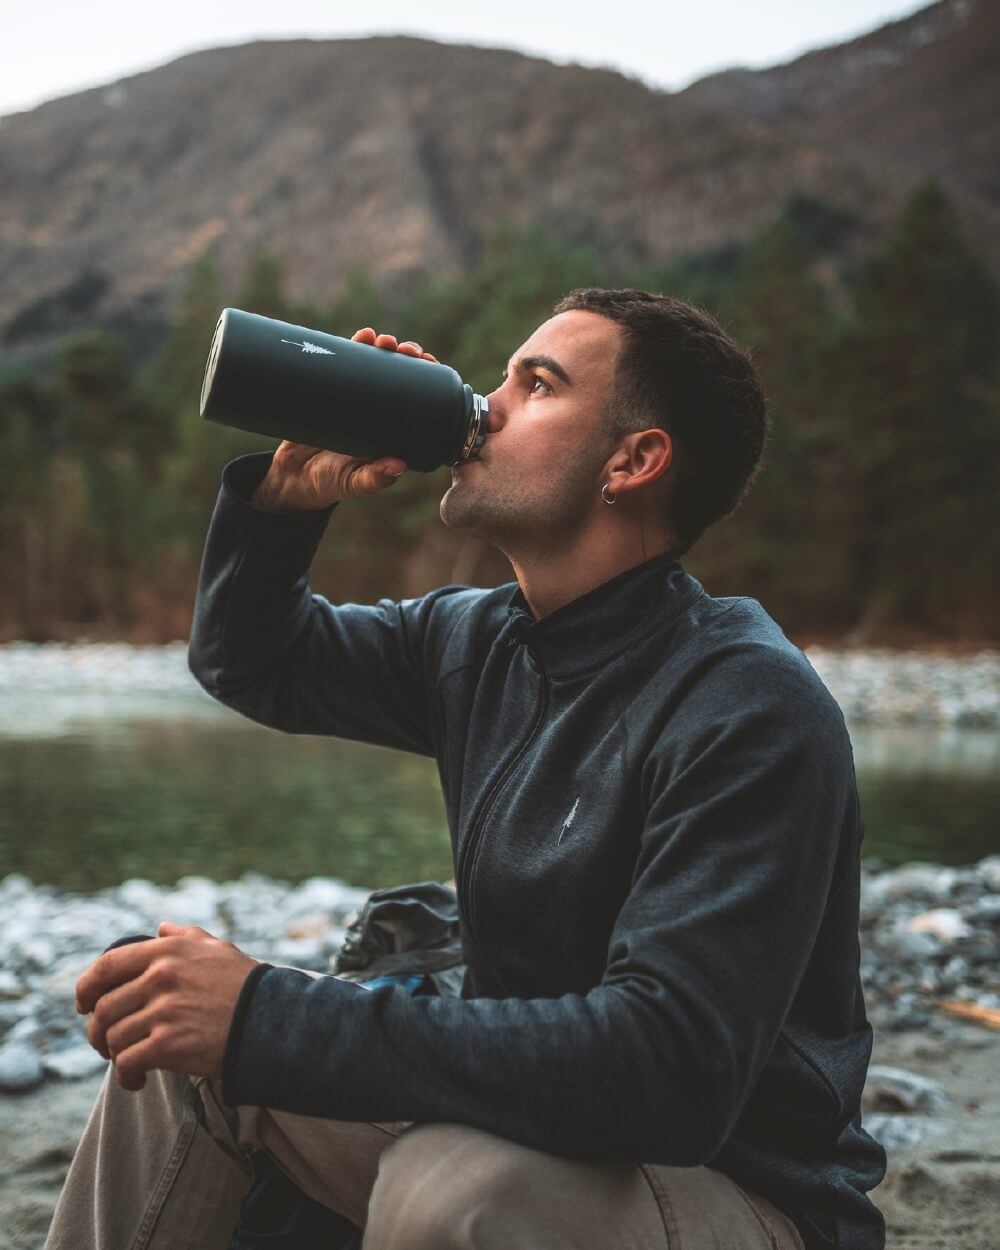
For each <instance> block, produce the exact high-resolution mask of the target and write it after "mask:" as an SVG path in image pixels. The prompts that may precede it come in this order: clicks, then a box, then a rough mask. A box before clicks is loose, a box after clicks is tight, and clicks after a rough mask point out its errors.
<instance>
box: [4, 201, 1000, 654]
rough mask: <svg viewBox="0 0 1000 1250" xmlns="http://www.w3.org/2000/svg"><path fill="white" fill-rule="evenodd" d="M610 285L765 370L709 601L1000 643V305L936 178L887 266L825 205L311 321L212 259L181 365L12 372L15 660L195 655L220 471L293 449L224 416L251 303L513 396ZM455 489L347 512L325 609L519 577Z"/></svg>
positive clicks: (183, 313) (186, 313) (810, 620)
mask: <svg viewBox="0 0 1000 1250" xmlns="http://www.w3.org/2000/svg"><path fill="white" fill-rule="evenodd" d="M845 239H850V240H851V246H849V247H848V246H845V245H844V240H845ZM594 285H596V286H638V287H642V288H645V289H648V290H656V291H662V292H665V293H668V294H671V295H675V296H678V297H680V298H684V299H688V300H691V301H693V302H695V303H697V304H699V305H701V306H702V307H705V308H708V309H709V310H710V311H711V312H713V313H714V314H715V315H716V316H718V317H719V318H720V320H721V321H722V323H723V325H724V326H725V327H726V329H727V330H728V331H729V332H730V333H732V334H733V335H734V337H735V338H736V339H737V340H738V341H740V342H742V343H746V344H749V345H751V346H752V347H753V349H754V352H755V355H756V358H757V361H758V363H759V367H760V371H761V375H762V378H763V382H764V385H765V389H766V391H767V394H768V397H769V403H770V405H771V415H772V420H773V435H772V439H771V442H770V445H769V448H768V452H767V460H766V465H765V469H764V472H763V474H762V475H761V477H760V479H759V481H758V483H757V486H756V488H755V490H754V492H753V493H752V495H751V496H750V498H749V499H748V500H747V502H746V503H745V504H744V505H743V507H742V508H741V509H740V510H739V511H738V512H737V513H736V514H735V515H734V516H733V517H731V518H729V519H728V520H726V521H723V522H721V523H719V524H718V525H717V526H715V527H714V528H712V529H710V530H709V531H708V532H707V533H706V534H705V536H704V537H703V538H702V539H701V541H700V542H699V543H698V544H697V545H696V546H695V547H694V548H693V549H692V550H691V552H690V553H689V555H688V556H687V557H686V558H685V565H686V567H687V568H688V570H689V571H690V572H692V573H693V574H694V575H695V576H696V577H698V578H699V579H700V580H701V581H702V582H703V583H704V584H705V586H706V589H708V590H709V591H710V592H711V593H712V594H715V595H730V594H745V595H751V596H753V597H755V598H757V599H759V600H760V601H761V602H762V603H763V604H764V606H765V607H766V608H767V610H768V611H769V612H770V613H771V614H772V615H773V616H774V617H775V618H776V619H777V620H778V621H779V623H780V624H781V625H782V627H783V628H784V629H785V631H786V632H787V633H788V634H789V635H790V636H791V637H793V638H794V639H795V640H796V641H797V642H800V643H802V644H804V643H805V642H807V641H814V640H824V641H828V642H847V643H852V642H857V643H861V642H864V643H866V644H879V643H884V644H886V645H914V644H918V643H919V644H926V643H928V642H934V641H940V642H942V643H952V644H954V643H969V642H976V643H981V642H983V641H984V640H989V639H996V637H997V635H998V630H997V621H998V619H1000V524H998V521H1000V516H998V512H1000V509H998V505H997V500H998V497H1000V491H998V485H1000V290H998V285H997V282H996V280H995V278H994V277H993V276H992V274H991V272H990V270H989V268H988V267H987V265H986V264H985V262H984V261H983V260H982V259H981V258H979V256H978V255H977V252H976V249H975V247H974V246H973V244H972V243H971V242H970V240H969V239H968V238H967V237H966V236H965V234H964V233H963V230H962V228H961V225H960V222H959V220H958V218H957V215H956V212H955V210H954V208H953V206H952V205H951V203H950V202H949V200H948V199H947V197H946V196H945V195H944V193H943V192H942V191H941V190H940V188H939V187H938V186H937V185H936V184H934V183H927V184H925V185H923V186H920V187H918V188H916V189H915V190H914V192H913V193H912V195H911V196H910V198H909V200H908V201H907V202H906V204H905V206H904V207H903V209H902V211H901V212H900V214H899V216H898V218H897V219H896V221H895V222H894V223H893V225H892V228H891V230H890V231H889V232H888V233H887V234H886V235H885V236H884V237H883V238H881V239H880V240H878V241H877V242H875V243H872V244H871V245H869V246H865V245H864V244H863V243H862V244H859V243H858V240H857V238H856V232H855V231H854V226H853V223H852V222H851V221H850V220H849V219H847V218H846V217H845V216H844V214H842V213H840V212H839V211H837V210H835V209H833V208H831V207H829V206H827V205H825V204H823V203H820V202H818V201H815V200H811V199H807V198H804V197H797V198H794V199H792V200H790V201H789V202H788V204H787V205H786V208H785V211H784V212H783V213H782V215H781V216H780V217H779V218H778V219H777V220H775V221H773V222H772V223H771V224H770V225H768V226H767V228H765V229H764V230H762V231H761V232H760V233H759V234H758V235H757V236H756V237H755V238H754V239H752V240H751V241H750V242H749V243H745V244H740V245H735V244H734V245H732V246H731V247H728V248H726V249H723V250H721V251H718V252H713V253H711V254H708V255H696V256H690V257H688V258H686V259H684V260H683V261H679V262H673V263H670V264H667V265H664V264H659V263H656V262H655V261H650V262H649V263H648V264H647V265H645V266H638V267H634V268H632V269H629V270H628V271H625V272H622V271H615V270H612V269H610V268H609V267H608V266H607V265H605V264H604V263H603V262H602V259H601V256H600V254H599V253H598V252H596V251H593V250H588V249H585V248H581V247H577V246H568V245H566V244H564V243H562V242H561V241H560V239H559V238H558V237H557V236H556V235H554V234H550V233H545V232H543V231H540V230H534V229H532V230H528V229H515V228H512V227H505V228H501V229H498V230H496V231H494V232H493V234H492V235H491V236H490V237H489V238H488V240H487V242H486V243H485V245H484V246H483V248H482V250H481V253H480V255H479V257H478V260H477V261H476V263H475V265H474V266H473V268H472V270H471V271H470V272H468V273H466V274H464V275H463V276H462V277H460V278H446V279H442V278H434V277H422V278H415V279H414V280H413V281H412V282H411V283H410V284H409V286H408V288H407V289H406V290H405V291H404V292H403V293H402V294H396V295H393V296H390V295H387V294H386V293H385V292H384V291H381V290H379V289H376V287H375V285H374V284H373V283H372V281H371V279H370V278H369V276H368V274H367V272H366V270H365V269H364V268H363V267H360V266H359V267H358V268H356V269H355V270H353V271H352V272H351V273H350V274H349V275H348V276H347V278H346V280H345V282H344V284H343V286H342V288H341V290H339V291H338V292H331V298H330V302H329V303H327V304H326V305H323V306H319V305H313V306H307V305H303V304H301V303H296V302H295V301H293V300H290V299H289V298H288V296H287V294H286V290H285V283H284V281H283V275H282V269H281V264H280V262H279V261H278V260H277V259H276V258H275V257H273V256H271V255H260V256H258V257H257V258H256V259H255V260H254V261H253V263H252V265H251V266H250V268H249V271H248V272H247V273H246V274H245V275H244V277H243V281H242V283H241V284H240V286H239V289H237V290H228V289H223V288H222V286H221V284H220V281H219V277H218V274H217V272H216V268H215V265H214V263H213V258H212V255H211V253H206V254H204V255H203V256H202V257H201V258H200V259H199V260H198V262H197V263H196V264H195V265H194V266H193V268H192V270H191V272H190V274H189V275H188V279H187V282H186V288H185V291H184V294H183V297H182V299H181V300H180V301H179V303H178V305H177V308H176V314H175V318H174V320H173V322H172V324H171V325H170V326H169V327H167V328H166V329H165V331H164V334H163V336H162V347H161V348H160V349H159V351H158V352H157V354H156V355H154V356H152V357H150V358H148V359H145V360H141V361H139V362H138V364H136V363H134V362H133V359H132V357H131V356H130V354H129V352H128V351H127V350H126V347H125V345H124V344H123V343H122V342H121V341H120V340H119V339H118V338H116V337H115V336H113V335H112V334H110V333H109V332H107V331H105V330H100V329H94V330H93V331H91V332H88V333H87V334H85V335H82V336H79V337H76V338H73V339H72V340H70V341H67V342H65V343H64V345H63V347H62V349H61V351H60V354H59V357H58V360H57V361H55V362H54V364H53V367H52V368H51V369H49V370H47V371H45V372H44V374H39V373H37V372H23V371H11V370H8V371H6V372H3V373H0V463H2V465H3V468H4V486H5V489H4V491H3V492H2V494H0V569H2V574H0V639H13V638H25V639H32V640H45V639H69V638H78V637H87V638H92V639H96V638H102V639H106V638H123V639H129V640H131V641H134V642H154V641H166V640H168V639H172V638H184V637H186V636H187V631H188V628H189V624H190V617H191V609H192V604H193V600H194V591H195V586H196V583H197V575H198V566H199V560H200V555H201V550H202V545H203V542H204V537H205V532H206V528H207V525H208V522H209V518H210V516H211V511H212V507H213V504H214V501H215V497H216V493H217V490H218V484H219V476H220V472H221V470H222V468H223V466H224V465H225V463H226V462H227V461H228V460H229V459H231V458H232V457H233V456H235V455H239V454H242V453H244V452H247V451H254V450H260V449H262V448H269V447H273V446H274V445H275V444H274V442H273V440H270V441H269V440H263V439H261V438H259V437H256V436H253V435H247V434H241V433H239V432H237V431H234V430H228V429H225V428H222V427H219V426H215V425H211V424H209V423H207V422H205V421H203V420H202V419H201V417H200V416H199V392H200V388H201V382H202V376H203V372H204V367H205V361H206V356H207V352H208V347H209V343H210V341H211V338H212V333H213V330H214V327H215V324H216V321H217V319H218V315H219V312H220V310H221V309H222V308H223V307H224V306H226V305H232V306H235V307H239V308H244V309H247V310H249V311H252V312H258V313H262V314H264V315H267V316H272V317H278V318H281V319H283V320H287V321H291V322H295V323H297V324H301V325H305V326H309V327H312V328H315V329H321V330H326V331H328V332H330V333H334V334H340V335H344V336H348V337H349V336H350V335H351V334H352V333H353V331H354V330H355V329H357V328H359V327H361V326H366V325H371V326H374V327H375V328H376V329H377V330H379V331H388V332H390V333H394V334H397V335H398V336H399V337H401V338H412V339H416V340H417V341H419V342H420V343H421V344H422V345H423V346H424V348H425V349H426V350H428V351H430V352H433V353H434V354H435V355H436V356H437V357H438V358H439V359H440V360H442V361H444V362H446V363H448V364H451V365H453V366H454V367H455V368H456V369H458V371H459V372H460V373H461V375H462V377H463V378H464V379H465V380H466V381H468V382H469V383H470V384H471V385H472V386H473V387H474V388H475V389H476V390H479V391H481V392H483V393H488V392H489V391H491V390H492V389H494V387H495V386H497V385H498V383H499V379H500V373H501V370H502V369H503V366H504V364H505V362H506V360H507V358H508V356H509V355H510V353H511V352H512V351H513V350H514V349H515V348H516V347H517V345H518V344H519V343H520V342H521V341H523V339H524V338H525V337H526V336H527V335H528V334H529V333H530V332H531V330H532V329H533V328H534V327H535V326H536V325H537V324H538V323H539V322H541V321H542V320H544V319H545V318H546V317H547V316H548V315H549V314H550V311H551V308H552V305H553V303H554V302H555V301H556V300H557V299H558V298H559V297H560V296H562V295H563V294H565V293H566V292H567V291H569V290H571V289H572V288H574V287H579V286H594ZM447 481H448V471H447V470H441V471H440V472H439V473H437V474H419V473H409V474H406V475H404V477H403V478H402V479H401V480H400V481H399V483H397V485H396V486H394V487H393V488H392V490H391V491H389V492H386V493H385V494H381V495H379V496H377V497H375V498H372V499H365V500H359V501H354V502H352V504H351V505H350V506H348V507H344V508H341V509H340V510H339V511H338V514H337V517H336V518H335V520H334V522H333V524H332V525H331V529H330V531H329V533H328V535H327V537H326V539H325V540H324V542H323V544H322V545H321V547H320V550H319V553H318V555H317V559H316V562H315V564H314V568H313V575H312V585H313V589H314V590H316V591H317V592H319V593H322V594H324V595H326V596H327V597H328V598H330V599H332V600H334V601H337V602H344V601H348V600H354V601H372V600H374V599H377V598H380V597H383V596H389V597H393V598H400V597H403V596H410V595H415V594H419V593H422V592H424V591H426V590H429V589H431V588H432V587H434V586H437V585H442V584H444V583H447V582H454V581H457V582H468V583H474V584H481V585H495V584H498V583H499V582H502V581H506V580H509V579H510V576H511V574H510V570H509V566H508V565H507V564H506V561H505V560H504V559H503V557H501V556H500V555H499V553H497V552H495V551H491V550H490V549H487V548H484V547H483V546H482V544H480V543H478V542H476V541H475V540H472V539H468V538H465V539H463V538H461V537H460V536H458V535H455V534H452V533H450V532H449V531H447V530H446V529H445V528H444V527H443V526H442V524H441V522H440V520H439V519H438V501H439V499H440V497H441V494H442V493H443V490H444V489H445V486H446V484H447Z"/></svg>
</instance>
